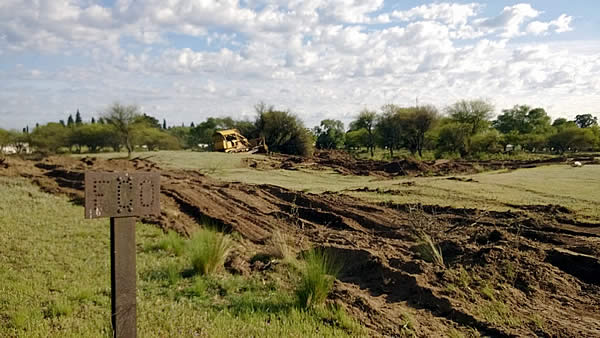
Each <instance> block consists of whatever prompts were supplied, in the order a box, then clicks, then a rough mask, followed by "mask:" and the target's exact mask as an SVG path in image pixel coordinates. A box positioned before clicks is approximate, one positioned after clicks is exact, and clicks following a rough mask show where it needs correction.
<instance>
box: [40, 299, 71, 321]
mask: <svg viewBox="0 0 600 338" xmlns="http://www.w3.org/2000/svg"><path fill="white" fill-rule="evenodd" d="M72 312H73V308H72V307H71V305H69V304H68V303H67V302H64V301H52V302H50V304H48V307H47V308H46V310H45V311H44V317H45V318H57V317H62V316H68V315H70V314H71V313H72Z"/></svg>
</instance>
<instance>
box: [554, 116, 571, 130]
mask: <svg viewBox="0 0 600 338" xmlns="http://www.w3.org/2000/svg"><path fill="white" fill-rule="evenodd" d="M552 126H553V127H554V128H556V130H563V129H565V128H571V127H577V124H576V123H575V121H568V120H567V119H565V118H564V117H559V118H557V119H556V120H554V122H553V123H552Z"/></svg>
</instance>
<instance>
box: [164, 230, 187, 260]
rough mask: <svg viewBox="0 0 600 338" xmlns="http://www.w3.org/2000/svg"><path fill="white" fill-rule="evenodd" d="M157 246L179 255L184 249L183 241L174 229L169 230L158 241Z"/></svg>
mask: <svg viewBox="0 0 600 338" xmlns="http://www.w3.org/2000/svg"><path fill="white" fill-rule="evenodd" d="M158 248H159V249H161V250H164V251H168V252H171V253H173V254H174V255H175V256H181V255H182V254H183V252H184V250H185V241H184V239H183V238H181V236H179V235H178V234H177V233H176V232H175V231H171V230H169V232H167V235H166V236H165V238H163V239H162V240H161V241H160V242H159V243H158Z"/></svg>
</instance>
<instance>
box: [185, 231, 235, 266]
mask: <svg viewBox="0 0 600 338" xmlns="http://www.w3.org/2000/svg"><path fill="white" fill-rule="evenodd" d="M230 249H231V240H230V239H229V238H228V237H227V236H225V235H223V234H222V233H219V232H216V231H213V230H209V229H202V230H199V231H198V232H196V233H195V234H194V236H193V237H192V238H191V239H190V241H189V242H188V248H187V252H188V253H189V255H190V258H191V261H192V266H193V268H194V270H195V271H196V272H197V273H199V274H202V275H210V274H213V273H215V272H217V271H219V270H220V269H221V268H223V264H224V263H225V258H226V257H227V254H228V253H229V250H230Z"/></svg>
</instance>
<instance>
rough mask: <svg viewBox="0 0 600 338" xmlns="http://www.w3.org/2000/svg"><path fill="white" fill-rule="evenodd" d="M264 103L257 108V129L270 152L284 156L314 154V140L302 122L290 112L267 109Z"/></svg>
mask: <svg viewBox="0 0 600 338" xmlns="http://www.w3.org/2000/svg"><path fill="white" fill-rule="evenodd" d="M265 107H266V105H265V104H264V103H260V104H258V105H257V106H256V107H255V108H256V110H257V112H259V111H260V112H259V114H258V116H257V118H256V122H255V123H254V124H255V127H256V130H257V131H258V133H259V135H261V136H262V137H264V138H265V141H266V143H267V145H268V147H269V150H271V151H275V152H281V153H284V154H293V155H302V156H309V155H311V154H312V152H313V139H312V137H311V134H310V132H309V131H308V130H307V129H306V128H304V124H303V123H302V121H301V120H300V119H299V118H298V117H297V116H296V115H294V114H292V113H290V112H288V111H277V110H273V109H272V107H271V108H269V109H266V108H265Z"/></svg>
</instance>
